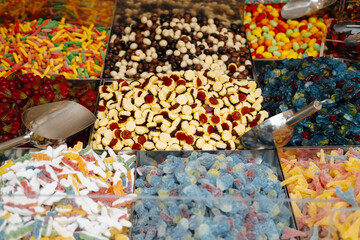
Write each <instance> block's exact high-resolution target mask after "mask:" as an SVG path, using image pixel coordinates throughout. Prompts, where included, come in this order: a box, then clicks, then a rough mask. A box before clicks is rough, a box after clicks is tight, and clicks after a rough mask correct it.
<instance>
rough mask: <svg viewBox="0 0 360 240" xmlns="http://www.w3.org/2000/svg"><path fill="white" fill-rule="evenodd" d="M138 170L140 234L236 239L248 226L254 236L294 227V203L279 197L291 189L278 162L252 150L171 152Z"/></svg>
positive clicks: (137, 233)
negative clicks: (269, 161) (261, 158)
mask: <svg viewBox="0 0 360 240" xmlns="http://www.w3.org/2000/svg"><path fill="white" fill-rule="evenodd" d="M245 152H246V151H244V153H245ZM249 155H251V154H249ZM139 169H140V170H139ZM175 169H177V170H175ZM248 172H250V173H251V174H248V175H247V173H248ZM138 173H139V176H138V177H137V179H136V181H135V186H136V187H137V189H136V190H135V193H137V194H139V195H140V196H139V198H138V199H137V201H136V202H135V204H134V213H135V217H136V218H137V219H138V220H137V221H136V222H135V224H134V227H133V229H132V231H133V234H132V236H133V238H134V239H144V238H145V239H146V237H147V236H149V238H150V237H153V238H156V239H219V238H222V239H236V238H237V237H238V234H239V232H243V231H244V230H245V229H247V230H245V231H248V237H249V239H260V238H262V237H263V236H265V235H267V236H268V237H269V239H280V237H281V235H282V234H283V233H284V232H285V227H291V219H290V218H291V212H290V210H289V209H288V206H285V205H284V204H283V203H280V202H279V201H277V200H276V199H278V198H285V196H286V195H285V192H284V191H283V190H282V188H281V186H280V182H279V180H278V178H277V177H276V174H275V172H274V171H273V169H272V167H271V166H270V165H269V164H267V163H265V162H263V163H261V164H260V163H254V159H253V158H252V157H251V156H249V157H247V155H246V154H245V155H243V154H239V153H233V154H229V155H228V156H227V155H225V154H223V153H219V154H215V153H206V152H191V154H189V156H188V157H183V158H182V157H177V156H174V155H171V154H169V155H167V156H166V159H165V160H164V161H163V162H161V163H160V164H158V165H157V166H154V165H143V166H139V168H138ZM249 185H251V187H247V186H249ZM240 186H241V187H240ZM165 189H169V190H170V191H169V190H167V193H168V194H167V195H166V194H165V191H166V190H165ZM238 189H241V190H244V191H239V190H238ZM175 193H176V195H171V194H175ZM169 194H170V195H169ZM171 196H176V198H171ZM150 197H159V198H158V199H156V200H153V199H152V198H150ZM257 198H258V199H261V200H258V201H257V200H256V199H257ZM264 198H265V199H264ZM150 199H151V200H150ZM158 209H159V210H158ZM286 209H287V210H286ZM159 216H160V219H159ZM258 218H261V219H263V220H261V221H260V220H259V219H258ZM156 222H157V223H156ZM154 227H155V229H154ZM264 229H266V231H264ZM149 231H150V233H149ZM154 232H155V234H154ZM250 232H251V233H250Z"/></svg>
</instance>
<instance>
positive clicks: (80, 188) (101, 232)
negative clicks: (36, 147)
mask: <svg viewBox="0 0 360 240" xmlns="http://www.w3.org/2000/svg"><path fill="white" fill-rule="evenodd" d="M108 153H109V155H110V156H107V152H103V154H102V155H98V154H96V153H95V152H94V151H93V150H91V148H90V147H87V148H85V149H82V143H81V142H79V143H78V144H77V145H75V146H74V148H67V147H66V146H65V145H62V146H60V147H58V148H54V149H53V148H51V147H48V148H47V149H46V150H43V151H40V152H35V153H29V154H26V155H24V156H22V157H20V158H18V159H16V160H8V161H6V162H5V164H3V165H2V166H1V167H0V194H1V200H0V239H6V240H10V239H44V240H45V239H57V240H59V239H98V240H100V239H128V237H127V236H126V234H127V231H128V229H129V228H130V227H131V226H132V224H131V222H130V221H129V218H130V211H129V208H130V207H131V202H132V201H133V200H132V198H133V197H135V195H134V194H132V192H133V181H134V168H133V167H134V162H135V161H136V156H134V155H127V154H121V155H120V154H119V155H116V154H115V153H114V152H113V151H112V150H109V152H108Z"/></svg>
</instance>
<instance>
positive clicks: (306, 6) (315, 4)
mask: <svg viewBox="0 0 360 240" xmlns="http://www.w3.org/2000/svg"><path fill="white" fill-rule="evenodd" d="M334 3H336V0H290V1H289V2H288V3H287V4H285V5H284V7H283V8H282V9H281V16H282V17H283V18H285V19H295V18H300V17H302V16H305V15H306V14H309V13H312V12H315V11H318V10H321V9H323V8H326V7H328V6H331V5H332V4H334Z"/></svg>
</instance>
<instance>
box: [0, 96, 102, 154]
mask: <svg viewBox="0 0 360 240" xmlns="http://www.w3.org/2000/svg"><path fill="white" fill-rule="evenodd" d="M21 119H22V122H23V123H24V125H25V126H26V128H27V129H28V132H27V133H26V134H25V135H23V136H20V137H17V138H14V139H11V140H9V141H6V142H3V143H0V152H1V151H4V150H6V149H9V148H12V147H16V146H19V145H22V144H24V143H27V142H30V143H31V144H32V145H34V146H36V147H39V148H44V147H47V146H48V145H59V144H62V143H63V142H65V139H66V138H68V137H70V136H72V135H74V134H75V133H77V132H79V131H81V130H83V129H85V128H86V127H88V126H89V125H91V124H92V123H93V122H94V121H95V119H96V117H95V116H94V114H93V113H92V112H90V111H89V110H88V109H87V108H85V107H84V106H82V105H80V104H78V103H75V102H72V101H61V102H53V103H48V104H43V105H39V106H36V107H32V108H29V109H27V110H25V111H24V112H23V114H22V116H21Z"/></svg>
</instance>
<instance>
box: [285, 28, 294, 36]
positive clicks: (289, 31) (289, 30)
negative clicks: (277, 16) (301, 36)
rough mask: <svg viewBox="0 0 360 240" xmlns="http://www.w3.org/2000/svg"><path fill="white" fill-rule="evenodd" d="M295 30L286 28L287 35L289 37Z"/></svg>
mask: <svg viewBox="0 0 360 240" xmlns="http://www.w3.org/2000/svg"><path fill="white" fill-rule="evenodd" d="M293 32H294V31H293V30H291V29H287V30H286V36H287V37H291V34H293Z"/></svg>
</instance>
